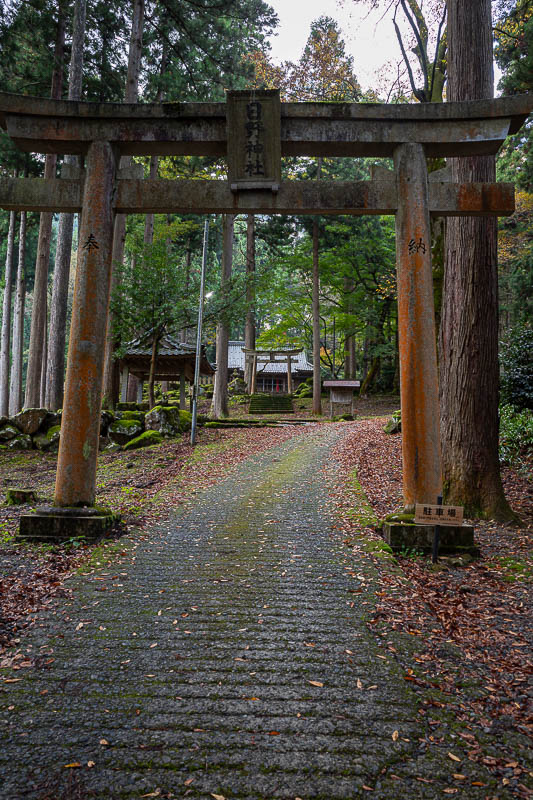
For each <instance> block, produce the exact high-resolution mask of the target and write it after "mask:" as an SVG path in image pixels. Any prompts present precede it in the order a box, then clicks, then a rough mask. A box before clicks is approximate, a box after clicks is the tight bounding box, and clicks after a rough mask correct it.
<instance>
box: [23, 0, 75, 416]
mask: <svg viewBox="0 0 533 800" xmlns="http://www.w3.org/2000/svg"><path fill="white" fill-rule="evenodd" d="M64 10H65V9H64V4H63V3H62V2H60V3H59V17H58V22H57V34H56V44H55V50H54V65H55V66H54V71H53V73H52V90H51V92H50V96H51V98H52V99H53V100H60V99H61V91H62V86H63V58H64V50H65V15H64ZM56 165H57V155H55V154H51V153H49V154H48V155H47V156H46V159H45V163H44V178H45V179H50V178H55V174H56ZM52 217H53V214H52V212H50V211H45V212H43V213H42V214H41V218H40V224H39V240H38V245H37V261H36V264H35V281H34V285H33V308H32V314H31V329H30V348H29V355H28V372H27V375H26V394H25V398H24V405H25V406H26V408H35V407H37V406H39V405H40V402H41V388H42V380H41V378H42V372H43V357H44V341H45V338H46V321H47V320H46V316H47V314H46V312H47V305H48V303H47V284H48V265H49V262H50V242H51V238H52ZM43 334H44V335H43Z"/></svg>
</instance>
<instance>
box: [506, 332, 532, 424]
mask: <svg viewBox="0 0 533 800" xmlns="http://www.w3.org/2000/svg"><path fill="white" fill-rule="evenodd" d="M500 363H501V368H502V374H501V382H500V390H501V402H502V403H504V404H506V405H512V406H515V408H517V409H522V408H529V409H533V328H531V327H521V328H511V330H510V331H509V332H508V334H507V336H506V337H505V339H504V340H503V341H502V342H500Z"/></svg>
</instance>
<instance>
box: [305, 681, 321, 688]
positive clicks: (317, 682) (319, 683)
mask: <svg viewBox="0 0 533 800" xmlns="http://www.w3.org/2000/svg"><path fill="white" fill-rule="evenodd" d="M308 683H310V684H311V686H318V687H320V688H322V687H323V686H324V684H323V683H321V682H320V681H308Z"/></svg>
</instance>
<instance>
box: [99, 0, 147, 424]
mask: <svg viewBox="0 0 533 800" xmlns="http://www.w3.org/2000/svg"><path fill="white" fill-rule="evenodd" d="M143 27H144V0H134V5H133V16H132V23H131V34H130V46H129V51H128V75H127V78H126V89H125V92H124V102H125V103H136V102H137V99H138V91H139V73H140V70H141V55H142V36H143ZM131 161H132V159H131V156H122V158H121V159H120V165H119V167H127V166H130V164H131ZM125 239H126V215H125V214H117V215H116V216H115V229H114V233H113V264H117V263H118V264H121V263H122V262H123V261H124V242H125ZM117 286H118V277H117V271H116V269H113V271H112V274H111V294H113V292H114V291H116V289H117ZM119 344H120V342H119V341H118V340H117V339H116V337H115V335H114V333H113V315H112V313H109V316H108V321H107V335H106V353H105V366H104V383H103V403H104V404H105V405H106V406H108V407H111V408H114V407H115V405H116V403H117V401H118V397H119V390H120V369H119V364H118V361H116V360H115V359H114V358H113V353H114V351H115V350H116V348H117V347H118V346H119ZM131 377H132V376H130V378H131Z"/></svg>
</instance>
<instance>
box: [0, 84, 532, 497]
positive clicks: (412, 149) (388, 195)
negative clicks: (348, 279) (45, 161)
mask: <svg viewBox="0 0 533 800" xmlns="http://www.w3.org/2000/svg"><path fill="white" fill-rule="evenodd" d="M532 107H533V98H532V97H531V96H530V95H518V96H514V97H504V98H499V99H496V100H479V101H473V102H467V103H435V104H431V103H430V104H417V105H378V104H358V103H313V102H311V103H280V98H279V92H278V91H277V90H272V91H253V92H228V93H227V102H226V103H163V104H127V103H124V104H111V103H110V104H100V103H82V102H75V101H56V100H48V99H44V98H32V97H22V96H17V95H9V94H0V125H1V126H2V127H3V128H4V129H5V130H6V131H7V133H8V135H9V136H10V138H11V140H12V141H13V143H14V144H15V145H16V146H17V147H18V148H20V149H21V150H23V151H27V152H36V153H57V154H78V155H81V156H83V157H84V159H85V167H84V169H81V170H78V171H76V170H72V169H70V170H69V171H68V172H67V171H66V170H65V173H64V174H65V177H62V178H59V179H43V178H2V179H0V207H1V208H4V209H6V210H25V211H68V212H79V211H81V212H82V213H81V225H80V238H79V241H80V248H79V255H78V265H77V273H76V284H75V289H74V300H73V310H72V323H71V334H70V344H69V354H68V361H67V375H66V384H65V400H64V408H63V420H62V430H61V442H60V449H59V456H58V467H57V477H56V489H55V501H54V502H55V505H56V506H83V505H86V506H92V505H93V504H94V499H95V484H96V465H97V455H98V437H99V425H100V409H101V393H102V373H103V361H104V339H105V332H106V326H107V319H108V305H109V286H110V277H111V255H112V241H113V223H114V215H115V213H126V214H132V213H148V212H153V213H165V212H180V213H185V214H186V213H195V214H204V213H205V214H207V213H210V214H239V213H242V214H250V213H253V214H394V215H395V216H396V254H397V259H396V260H397V283H398V320H399V343H400V383H401V406H402V429H403V435H402V451H403V493H404V501H405V504H406V506H413V505H414V504H415V503H434V502H435V500H436V498H437V496H438V495H439V494H441V490H442V478H441V458H440V441H439V439H440V437H439V405H438V392H437V357H436V341H435V322H434V308H433V291H432V274H431V251H430V223H429V221H430V215H431V214H433V215H435V216H449V215H508V214H511V213H512V212H513V210H514V187H513V186H512V185H511V184H499V183H485V184H482V183H481V184H480V183H462V184H455V183H452V182H450V180H449V177H448V175H447V174H446V172H444V173H440V174H439V173H438V172H437V173H432V174H431V175H429V176H428V173H427V167H426V158H427V157H450V156H474V155H494V154H496V152H497V151H498V149H499V147H500V146H501V145H502V143H503V142H504V140H505V138H506V137H507V136H508V135H509V134H513V133H516V132H517V131H518V130H519V129H520V127H521V125H522V124H523V123H524V121H525V119H526V118H527V116H528V114H529V113H530V111H531V109H532ZM121 155H209V156H219V157H220V156H225V157H227V159H228V180H227V181H181V180H178V181H169V180H142V179H140V178H139V175H138V172H136V171H135V169H133V170H132V169H129V170H120V169H119V161H120V156H121ZM282 156H326V157H361V156H375V157H388V158H393V159H394V171H393V172H390V171H388V170H382V169H380V170H378V171H377V172H376V173H375V175H374V177H373V179H372V180H370V181H360V182H325V181H308V182H304V181H286V182H282V181H281V157H282Z"/></svg>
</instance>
